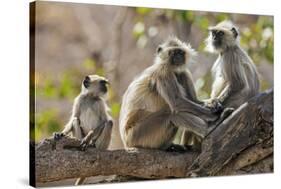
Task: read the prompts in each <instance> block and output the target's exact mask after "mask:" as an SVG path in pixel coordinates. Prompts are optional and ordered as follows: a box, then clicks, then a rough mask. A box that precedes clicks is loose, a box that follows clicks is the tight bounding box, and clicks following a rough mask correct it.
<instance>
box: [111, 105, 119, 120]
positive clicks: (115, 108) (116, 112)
mask: <svg viewBox="0 0 281 189" xmlns="http://www.w3.org/2000/svg"><path fill="white" fill-rule="evenodd" d="M110 108H111V114H112V117H114V118H118V116H119V112H120V108H121V105H120V103H119V102H113V103H111V107H110Z"/></svg>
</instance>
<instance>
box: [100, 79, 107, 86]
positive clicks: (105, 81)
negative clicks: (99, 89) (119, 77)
mask: <svg viewBox="0 0 281 189" xmlns="http://www.w3.org/2000/svg"><path fill="white" fill-rule="evenodd" d="M100 84H102V85H106V84H109V82H108V81H107V80H100Z"/></svg>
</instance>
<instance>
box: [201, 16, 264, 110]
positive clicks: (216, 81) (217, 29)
mask: <svg viewBox="0 0 281 189" xmlns="http://www.w3.org/2000/svg"><path fill="white" fill-rule="evenodd" d="M209 32H210V34H209V37H208V38H207V39H206V43H207V49H208V50H209V51H211V52H213V53H217V54H218V58H217V60H216V61H215V63H214V65H213V67H212V76H213V85H212V92H211V98H210V99H209V100H207V105H208V106H210V107H214V106H219V105H220V104H221V105H222V106H223V107H231V108H234V109H236V108H237V107H239V106H240V105H241V104H243V103H245V102H247V101H248V100H249V99H250V98H251V97H253V96H255V95H256V94H257V93H259V88H260V82H259V76H258V72H257V69H256V66H255V64H254V63H253V61H252V59H251V58H250V57H249V56H248V54H247V53H246V52H245V51H244V50H243V49H242V48H241V47H240V44H239V32H238V28H237V27H236V26H234V25H233V23H232V22H230V21H223V22H221V23H219V24H217V25H216V26H213V27H210V28H209Z"/></svg>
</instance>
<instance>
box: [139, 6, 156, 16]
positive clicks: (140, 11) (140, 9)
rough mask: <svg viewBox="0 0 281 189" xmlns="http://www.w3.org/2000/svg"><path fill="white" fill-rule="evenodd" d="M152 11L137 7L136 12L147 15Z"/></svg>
mask: <svg viewBox="0 0 281 189" xmlns="http://www.w3.org/2000/svg"><path fill="white" fill-rule="evenodd" d="M152 10H153V9H151V8H145V7H137V8H136V12H137V13H138V14H140V15H143V16H145V15H148V14H149V13H150V12H151V11H152Z"/></svg>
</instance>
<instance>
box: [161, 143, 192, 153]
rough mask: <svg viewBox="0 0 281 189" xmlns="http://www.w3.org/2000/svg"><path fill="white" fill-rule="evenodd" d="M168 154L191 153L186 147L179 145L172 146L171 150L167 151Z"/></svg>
mask: <svg viewBox="0 0 281 189" xmlns="http://www.w3.org/2000/svg"><path fill="white" fill-rule="evenodd" d="M166 151H167V152H177V153H185V152H188V151H190V150H189V149H187V148H185V146H182V145H179V144H171V145H170V146H169V148H167V149H166Z"/></svg>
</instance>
